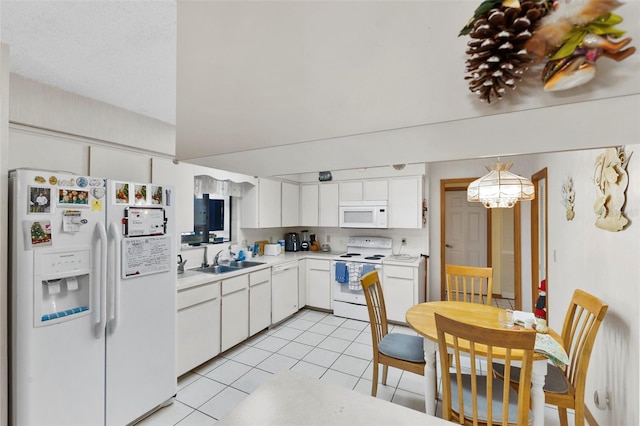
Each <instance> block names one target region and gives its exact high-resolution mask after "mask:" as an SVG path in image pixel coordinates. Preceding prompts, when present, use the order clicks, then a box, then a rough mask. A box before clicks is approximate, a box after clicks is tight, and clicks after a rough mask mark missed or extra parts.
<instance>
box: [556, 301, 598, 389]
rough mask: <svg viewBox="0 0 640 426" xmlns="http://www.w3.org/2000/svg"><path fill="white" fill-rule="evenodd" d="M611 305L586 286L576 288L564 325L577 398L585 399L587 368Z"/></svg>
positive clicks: (567, 372) (569, 377)
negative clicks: (581, 288)
mask: <svg viewBox="0 0 640 426" xmlns="http://www.w3.org/2000/svg"><path fill="white" fill-rule="evenodd" d="M608 308H609V305H607V304H605V303H604V302H603V301H602V300H600V299H598V298H597V297H595V296H593V295H591V294H589V293H586V292H584V291H582V290H575V291H574V292H573V297H572V298H571V303H570V305H569V309H568V310H567V315H566V316H565V318H564V325H563V326H562V344H563V346H564V349H565V350H566V351H567V354H568V355H569V365H568V367H567V369H566V370H565V376H566V377H567V380H568V381H569V383H571V385H572V386H573V387H574V389H575V396H576V399H579V400H584V390H585V384H586V380H587V368H588V367H589V359H590V358H591V350H592V349H593V344H594V342H595V340H596V334H597V333H598V329H599V328H600V324H601V323H602V320H603V319H604V316H605V314H606V313H607V309H608Z"/></svg>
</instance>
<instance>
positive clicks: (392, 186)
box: [389, 176, 422, 228]
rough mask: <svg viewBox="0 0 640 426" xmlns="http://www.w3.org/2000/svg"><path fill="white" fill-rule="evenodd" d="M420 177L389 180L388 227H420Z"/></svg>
mask: <svg viewBox="0 0 640 426" xmlns="http://www.w3.org/2000/svg"><path fill="white" fill-rule="evenodd" d="M421 207H422V178H421V177H415V176H414V177H407V178H394V179H390V180H389V228H422V212H421Z"/></svg>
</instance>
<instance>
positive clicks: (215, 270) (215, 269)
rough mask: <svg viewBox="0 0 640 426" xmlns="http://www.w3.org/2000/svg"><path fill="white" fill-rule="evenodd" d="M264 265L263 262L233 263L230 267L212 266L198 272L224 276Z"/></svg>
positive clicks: (242, 261) (240, 261) (243, 261)
mask: <svg viewBox="0 0 640 426" xmlns="http://www.w3.org/2000/svg"><path fill="white" fill-rule="evenodd" d="M259 265H264V263H262V262H252V261H246V260H237V261H232V262H230V263H229V264H228V265H211V266H207V267H205V268H196V269H195V270H196V271H199V272H205V273H207V274H224V273H226V272H233V271H239V270H241V269H244V268H250V267H252V266H259Z"/></svg>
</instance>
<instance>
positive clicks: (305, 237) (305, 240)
mask: <svg viewBox="0 0 640 426" xmlns="http://www.w3.org/2000/svg"><path fill="white" fill-rule="evenodd" d="M301 234H302V241H301V242H300V250H302V251H309V248H311V241H309V231H308V230H307V229H305V230H303V231H302V232H301Z"/></svg>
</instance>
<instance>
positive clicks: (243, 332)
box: [220, 288, 249, 352]
mask: <svg viewBox="0 0 640 426" xmlns="http://www.w3.org/2000/svg"><path fill="white" fill-rule="evenodd" d="M247 293H248V290H247V289H246V288H245V289H243V290H237V291H236V292H235V293H229V294H227V295H225V296H222V306H221V311H222V312H221V318H222V321H221V333H220V351H222V352H224V351H226V350H227V349H229V348H231V347H232V346H235V345H237V344H238V343H240V342H242V341H243V340H245V339H247V338H248V337H249V298H248V294H247Z"/></svg>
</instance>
